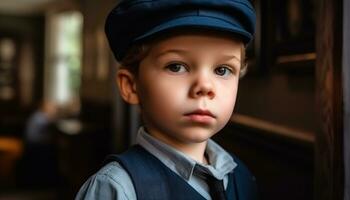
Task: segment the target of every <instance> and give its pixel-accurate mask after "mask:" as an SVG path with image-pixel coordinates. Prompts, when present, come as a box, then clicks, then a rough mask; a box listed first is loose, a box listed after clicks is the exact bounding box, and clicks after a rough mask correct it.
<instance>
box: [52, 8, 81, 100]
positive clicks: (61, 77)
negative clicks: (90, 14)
mask: <svg viewBox="0 0 350 200" xmlns="http://www.w3.org/2000/svg"><path fill="white" fill-rule="evenodd" d="M82 23H83V18H82V15H81V14H80V13H79V12H75V11H70V12H64V13H59V14H57V15H55V16H53V18H52V24H51V25H50V26H51V30H50V33H51V34H50V35H51V37H50V38H51V39H50V44H51V48H52V49H50V51H51V56H50V63H51V65H50V66H49V67H52V68H51V69H50V70H49V71H50V74H49V77H50V79H49V81H48V84H49V85H50V87H49V88H50V89H49V90H50V91H49V94H50V95H49V96H50V99H52V100H54V101H55V102H57V103H58V104H60V105H64V104H68V103H71V102H73V101H76V99H77V98H78V97H79V87H80V73H81V49H82V48H81V46H82V45H81V32H82Z"/></svg>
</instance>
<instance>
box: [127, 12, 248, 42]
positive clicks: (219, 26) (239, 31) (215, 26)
mask: <svg viewBox="0 0 350 200" xmlns="http://www.w3.org/2000/svg"><path fill="white" fill-rule="evenodd" d="M181 27H183V28H203V29H210V30H218V31H223V32H228V33H233V34H235V35H237V36H239V37H241V38H242V39H243V42H244V43H249V42H250V39H251V38H252V35H251V34H250V33H248V32H247V31H244V28H243V27H241V26H240V25H239V24H234V23H230V22H227V21H225V20H222V19H218V18H215V17H210V16H198V15H195V16H183V17H178V18H176V19H172V20H169V21H166V22H164V23H162V24H160V25H158V26H155V27H154V28H152V29H150V30H149V31H148V32H146V33H145V34H143V35H141V36H138V37H136V38H135V40H134V42H137V41H140V40H143V39H146V38H148V37H151V36H153V35H156V34H159V33H161V32H165V31H168V30H171V29H174V28H181Z"/></svg>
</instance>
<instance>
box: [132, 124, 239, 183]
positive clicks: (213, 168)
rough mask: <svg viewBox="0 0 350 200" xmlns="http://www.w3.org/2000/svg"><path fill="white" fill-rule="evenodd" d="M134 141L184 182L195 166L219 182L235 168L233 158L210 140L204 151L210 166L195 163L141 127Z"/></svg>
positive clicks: (189, 176)
mask: <svg viewBox="0 0 350 200" xmlns="http://www.w3.org/2000/svg"><path fill="white" fill-rule="evenodd" d="M136 141H137V143H138V144H139V145H141V146H142V147H143V148H145V149H146V150H147V151H149V152H150V153H151V154H153V155H154V156H156V157H157V158H158V159H159V160H160V161H161V162H162V163H163V164H165V165H166V166H167V167H169V168H170V169H171V170H173V171H174V172H176V173H177V174H179V175H180V176H181V177H183V178H184V179H186V180H189V179H190V178H191V176H192V174H193V169H194V166H195V165H196V164H199V165H201V166H203V167H204V168H206V169H207V172H208V173H209V174H211V175H212V176H214V177H215V178H217V179H219V180H222V179H223V178H224V176H225V175H226V174H228V173H230V172H231V171H232V170H233V169H234V168H235V167H236V166H237V164H236V163H235V162H234V160H233V158H232V157H231V156H230V155H229V154H228V153H227V152H226V151H225V150H224V149H223V148H221V147H220V146H219V145H218V144H216V143H215V142H214V141H213V140H211V139H209V140H208V143H207V147H206V150H205V152H206V154H207V155H208V158H209V163H210V165H203V164H201V163H197V162H196V161H195V160H194V159H192V158H190V157H189V156H187V155H186V154H184V153H182V152H181V151H178V150H176V149H175V148H173V147H172V146H170V145H168V144H165V143H163V142H161V141H159V140H158V139H156V138H154V137H153V136H151V135H150V134H148V133H147V132H146V131H145V129H144V128H143V127H141V128H140V129H139V131H138V134H137V138H136Z"/></svg>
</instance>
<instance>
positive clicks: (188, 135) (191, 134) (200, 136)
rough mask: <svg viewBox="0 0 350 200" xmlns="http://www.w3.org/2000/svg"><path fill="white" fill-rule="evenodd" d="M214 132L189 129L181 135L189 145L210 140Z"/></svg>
mask: <svg viewBox="0 0 350 200" xmlns="http://www.w3.org/2000/svg"><path fill="white" fill-rule="evenodd" d="M215 133H216V132H213V130H211V129H206V128H190V129H188V130H186V131H185V133H183V134H182V135H183V137H184V139H185V140H186V141H187V142H189V143H202V142H205V141H207V140H208V139H210V138H211V137H212V136H213V135H215Z"/></svg>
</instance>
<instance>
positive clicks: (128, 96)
mask: <svg viewBox="0 0 350 200" xmlns="http://www.w3.org/2000/svg"><path fill="white" fill-rule="evenodd" d="M116 79H117V80H116V81H117V84H118V88H119V92H120V95H121V96H122V98H123V99H124V101H126V102H127V103H129V104H139V97H138V95H137V92H136V80H135V76H134V74H132V73H131V72H130V71H129V70H127V69H119V70H118V72H117V77H116Z"/></svg>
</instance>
